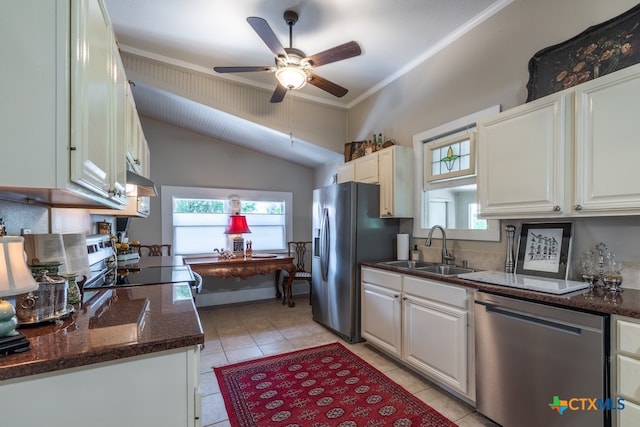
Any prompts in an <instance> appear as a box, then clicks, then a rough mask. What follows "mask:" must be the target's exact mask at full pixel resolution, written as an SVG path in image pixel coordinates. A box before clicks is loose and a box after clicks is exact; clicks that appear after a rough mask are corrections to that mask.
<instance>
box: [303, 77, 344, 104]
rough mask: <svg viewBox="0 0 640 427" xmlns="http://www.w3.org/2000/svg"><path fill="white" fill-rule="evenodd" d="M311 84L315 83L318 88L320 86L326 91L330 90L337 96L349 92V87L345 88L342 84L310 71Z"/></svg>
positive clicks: (339, 96)
mask: <svg viewBox="0 0 640 427" xmlns="http://www.w3.org/2000/svg"><path fill="white" fill-rule="evenodd" d="M309 76H310V79H309V84H312V85H314V86H315V87H317V88H320V89H322V90H324V91H327V92H329V93H330V94H331V95H334V96H337V97H338V98H341V97H343V96H345V95H346V94H347V92H349V91H348V90H347V89H345V88H343V87H342V86H340V85H337V84H335V83H333V82H331V81H329V80H327V79H323V78H322V77H320V76H318V75H316V74H313V73H311V72H309Z"/></svg>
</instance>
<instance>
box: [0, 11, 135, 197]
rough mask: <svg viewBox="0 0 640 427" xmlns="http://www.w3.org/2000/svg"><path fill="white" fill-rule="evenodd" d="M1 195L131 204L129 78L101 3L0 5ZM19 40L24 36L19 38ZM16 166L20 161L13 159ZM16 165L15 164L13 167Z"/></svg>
mask: <svg viewBox="0 0 640 427" xmlns="http://www.w3.org/2000/svg"><path fill="white" fill-rule="evenodd" d="M0 27H1V28H2V29H3V36H4V37H2V39H0V46H2V51H3V53H4V55H5V57H7V58H11V60H10V61H5V62H6V63H5V64H4V65H3V67H2V70H1V71H0V73H1V74H0V76H2V78H1V79H0V85H1V86H0V89H1V90H2V94H3V97H4V98H5V99H12V100H14V102H11V103H9V102H7V103H3V105H2V107H0V108H1V109H2V114H1V115H0V128H1V129H2V131H3V137H4V138H5V140H6V141H11V144H12V148H11V155H12V157H14V158H15V159H20V160H23V161H26V162H27V164H28V165H29V167H28V168H27V169H25V168H24V162H23V161H17V162H5V166H4V167H3V168H2V169H0V193H2V194H3V196H5V197H7V198H9V199H11V200H18V201H25V200H29V201H32V202H39V203H44V204H49V205H54V206H87V207H89V206H100V205H106V206H109V207H113V208H119V207H120V206H122V204H124V203H126V195H125V183H126V162H125V156H126V146H127V142H126V138H127V135H126V133H127V132H129V130H128V127H127V125H126V118H125V116H126V85H127V83H126V82H127V79H126V76H125V73H124V68H123V67H122V64H121V62H120V58H119V53H118V50H117V46H116V43H115V39H114V35H113V31H112V28H111V25H110V22H109V18H108V15H107V13H106V9H105V7H104V4H103V3H102V1H101V0H74V1H71V0H66V1H56V2H42V1H32V0H25V1H11V2H0ZM16 40H19V41H20V42H19V43H17V42H16ZM9 163H11V164H9ZM7 164H8V165H7Z"/></svg>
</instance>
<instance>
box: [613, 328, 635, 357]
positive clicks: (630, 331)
mask: <svg viewBox="0 0 640 427" xmlns="http://www.w3.org/2000/svg"><path fill="white" fill-rule="evenodd" d="M616 326H617V330H618V350H619V351H624V352H625V353H630V354H635V355H638V356H640V324H638V323H631V322H627V321H624V320H618V321H617V324H616Z"/></svg>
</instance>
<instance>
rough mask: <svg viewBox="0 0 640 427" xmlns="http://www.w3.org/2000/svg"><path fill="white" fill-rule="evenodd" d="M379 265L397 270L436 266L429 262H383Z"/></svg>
mask: <svg viewBox="0 0 640 427" xmlns="http://www.w3.org/2000/svg"><path fill="white" fill-rule="evenodd" d="M378 264H381V265H388V266H389V267H396V268H408V269H410V270H413V269H417V268H426V267H434V266H436V265H435V264H434V263H432V262H427V261H382V262H379V263H378Z"/></svg>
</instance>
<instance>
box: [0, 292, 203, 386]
mask: <svg viewBox="0 0 640 427" xmlns="http://www.w3.org/2000/svg"><path fill="white" fill-rule="evenodd" d="M74 309H75V310H74V312H73V313H72V314H71V315H69V316H68V317H67V318H65V319H61V320H58V321H57V322H47V323H41V324H39V325H24V326H20V327H19V328H18V331H19V332H21V333H23V334H24V335H25V336H26V337H27V338H28V339H29V341H30V344H31V350H29V351H26V352H24V353H17V354H10V355H7V356H0V380H8V379H11V378H19V377H25V376H28V375H35V374H41V373H45V372H51V371H57V370H61V369H68V368H76V367H81V366H86V365H91V364H94V363H100V362H108V361H112V360H116V359H122V358H126V357H133V356H139V355H144V354H149V353H154V352H159V351H165V350H172V349H178V348H183V347H190V346H194V345H198V344H204V332H203V329H202V325H201V324H200V318H199V317H198V313H197V311H196V308H195V304H194V302H193V298H192V297H191V291H190V288H189V285H188V284H158V285H148V286H132V287H120V288H117V289H101V290H95V291H86V292H85V296H84V301H83V303H82V304H81V305H80V304H78V305H76V306H75V307H74Z"/></svg>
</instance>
